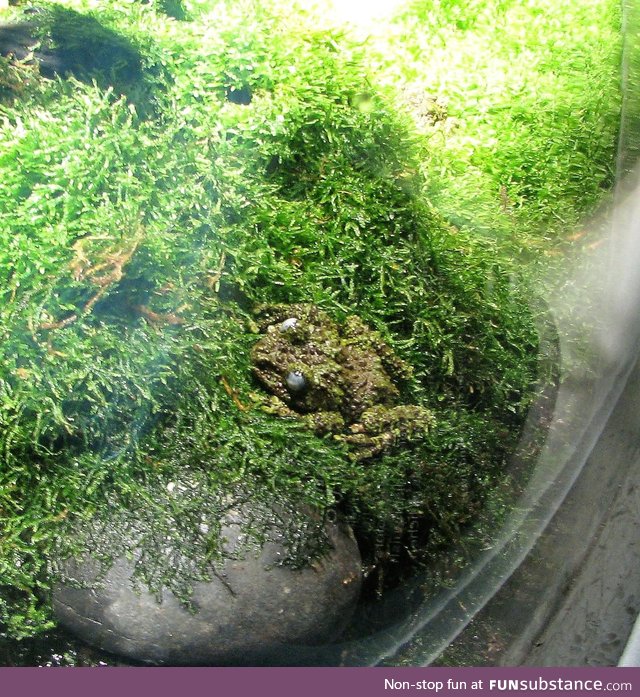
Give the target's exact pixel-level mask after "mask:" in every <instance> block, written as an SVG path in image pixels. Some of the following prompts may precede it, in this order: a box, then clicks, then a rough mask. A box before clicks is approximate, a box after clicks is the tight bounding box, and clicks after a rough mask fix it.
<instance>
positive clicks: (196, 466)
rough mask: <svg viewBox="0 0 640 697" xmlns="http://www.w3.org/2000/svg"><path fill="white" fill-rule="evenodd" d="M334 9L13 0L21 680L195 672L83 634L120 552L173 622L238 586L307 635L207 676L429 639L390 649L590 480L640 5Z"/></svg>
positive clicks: (0, 153) (5, 96) (15, 620)
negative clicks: (587, 460)
mask: <svg viewBox="0 0 640 697" xmlns="http://www.w3.org/2000/svg"><path fill="white" fill-rule="evenodd" d="M335 10H336V8H332V7H330V6H329V5H326V6H325V5H323V4H322V3H317V4H315V5H313V6H312V5H308V4H306V3H301V4H294V3H291V2H286V1H285V0H246V1H245V0H242V1H239V2H238V1H236V0H164V1H162V0H149V1H147V2H143V1H136V0H103V1H99V0H96V1H92V0H65V1H64V2H42V3H34V4H31V3H28V2H13V3H8V4H7V6H6V7H3V6H2V4H1V3H0V54H1V55H0V172H1V176H0V279H1V281H0V296H1V299H0V335H1V337H2V340H1V342H0V449H1V453H2V460H1V461H0V662H1V663H2V664H3V665H35V664H41V665H46V664H55V665H95V664H98V663H100V662H102V663H122V662H127V661H131V662H134V663H136V662H145V661H151V662H154V663H165V664H167V663H168V664H172V663H173V662H179V663H185V662H186V663H188V659H187V660H183V659H182V658H180V656H181V655H182V654H181V653H180V651H181V650H182V649H180V650H178V649H176V650H175V652H174V653H172V651H174V649H173V648H172V647H169V648H167V651H168V653H166V654H162V655H161V654H157V653H153V652H150V653H145V650H144V648H140V646H143V645H144V642H142V640H140V641H141V642H142V643H139V644H136V647H137V648H136V649H135V650H134V649H126V650H125V649H122V650H121V651H119V650H116V649H114V646H115V645H114V644H109V643H108V641H106V640H104V639H103V638H100V637H97V636H92V635H87V634H86V632H85V630H84V629H80V630H79V635H80V636H81V637H82V639H84V640H86V641H87V642H88V644H94V645H97V647H98V648H94V649H90V648H88V646H86V645H85V644H84V643H83V642H82V641H80V639H77V638H73V636H72V634H71V633H68V628H69V627H71V629H72V630H74V631H75V629H77V627H76V628H74V622H73V621H70V620H69V614H68V613H66V610H64V607H67V603H70V605H68V607H70V608H71V611H72V614H74V616H77V615H78V614H80V615H81V614H82V608H85V610H86V607H85V605H84V603H85V602H86V600H87V596H86V595H83V593H89V594H91V597H92V598H95V597H96V593H97V594H98V596H97V597H99V596H100V592H101V591H100V588H101V585H100V584H101V583H104V579H105V577H107V578H110V577H109V576H108V574H109V573H110V570H112V569H116V568H122V569H126V571H123V574H124V576H122V577H119V578H120V581H119V583H121V584H122V588H121V589H120V588H117V589H116V591H117V592H118V593H119V592H120V591H121V590H122V592H123V593H128V594H130V595H128V596H127V598H129V600H131V602H132V603H133V604H135V602H137V601H135V598H145V602H146V603H147V605H145V607H146V608H147V610H148V612H149V613H155V612H156V611H158V612H162V608H163V607H165V608H166V607H167V606H168V604H169V601H168V600H167V598H171V602H174V603H175V613H176V616H178V615H179V614H180V613H183V614H184V615H185V617H187V618H192V617H197V616H198V612H199V611H201V612H204V613H205V614H206V611H205V610H203V609H202V604H203V603H204V604H205V605H206V603H207V602H208V601H207V600H202V601H201V600H200V599H199V598H200V596H199V595H198V593H199V592H200V590H198V589H201V588H205V589H206V588H208V587H209V586H210V585H211V584H212V583H218V584H220V587H221V588H222V590H220V591H219V593H223V594H224V593H228V594H229V596H228V597H229V598H233V602H234V603H239V604H242V608H243V610H242V612H245V611H246V613H247V614H246V617H247V618H248V619H247V621H257V622H258V623H261V624H260V627H262V626H264V627H265V628H267V627H273V626H275V625H276V624H277V626H278V630H277V632H275V634H273V635H272V634H269V633H268V632H267V634H265V636H267V635H268V638H267V639H264V641H263V644H264V645H261V644H260V642H257V644H256V646H252V647H251V650H245V648H246V647H243V646H242V645H238V647H237V650H236V653H225V652H224V651H223V650H222V649H220V651H221V653H216V652H215V651H213V653H212V654H206V653H205V654H202V655H200V654H197V655H198V659H197V662H198V663H205V664H207V663H210V664H214V665H215V664H217V663H227V664H228V663H240V664H241V663H243V662H244V663H246V662H247V661H248V662H249V663H251V662H252V661H255V662H273V663H279V664H281V663H284V664H287V663H295V664H302V665H311V664H318V663H320V664H329V665H336V664H347V665H362V664H370V663H375V662H378V661H380V660H383V659H385V656H386V657H387V658H386V660H389V661H391V662H393V661H394V660H397V662H403V661H404V662H410V661H413V660H422V659H423V658H424V656H425V655H427V654H428V655H429V656H430V657H431V658H433V656H432V655H431V653H429V651H427V652H426V653H425V652H424V651H423V650H422V649H420V650H417V652H416V653H414V654H411V653H410V654H408V655H402V656H399V657H398V658H397V659H394V658H389V656H390V655H395V654H394V652H395V651H396V650H397V648H398V646H400V645H402V644H403V643H405V642H406V641H409V640H410V638H411V636H412V635H413V633H414V632H415V631H416V630H417V629H422V628H424V626H425V623H428V622H430V621H431V620H432V619H434V618H435V620H437V622H444V625H447V623H448V622H449V623H450V622H452V621H453V620H454V618H455V613H454V612H453V611H449V610H447V602H448V599H450V598H451V597H455V593H456V592H457V590H460V589H461V588H463V587H465V585H464V584H468V583H469V582H470V581H469V579H472V578H475V576H474V574H476V575H477V573H479V571H478V570H479V569H480V570H482V569H483V568H485V567H484V566H483V564H485V563H486V560H487V559H488V558H493V557H491V555H492V554H493V555H494V556H495V555H498V556H501V555H502V557H503V558H505V559H506V558H507V557H508V556H509V554H506V556H504V555H503V551H504V549H505V547H504V545H505V542H504V541H505V539H507V538H505V533H504V531H505V530H510V531H513V530H517V529H518V528H517V526H515V527H514V520H520V521H522V520H523V518H522V515H525V517H526V513H527V511H529V510H531V508H532V507H533V501H534V499H532V494H531V492H532V487H533V489H535V490H536V491H540V482H542V481H546V479H549V477H551V479H552V478H553V476H555V475H554V474H553V473H554V472H556V473H557V472H558V471H560V469H561V467H560V465H557V463H558V461H559V459H562V457H563V452H562V447H564V445H567V444H569V445H570V443H571V442H573V441H572V438H574V432H573V431H570V430H569V431H566V432H564V433H563V434H561V436H557V439H556V442H555V445H553V447H554V448H556V449H555V450H554V453H555V457H556V459H555V460H554V462H556V465H557V468H556V470H554V466H552V465H549V466H548V467H547V466H543V467H542V468H541V466H540V462H541V461H542V462H543V463H544V462H547V460H544V457H543V455H544V453H545V447H547V448H548V445H549V441H548V429H549V426H550V424H552V422H553V419H554V413H557V408H558V407H557V401H556V400H557V397H558V394H561V395H562V394H563V393H562V388H563V386H566V385H568V384H573V383H572V381H574V382H575V380H576V379H577V376H579V377H580V376H581V377H584V376H585V375H586V376H588V378H589V380H591V379H592V378H593V379H596V378H597V377H599V376H600V375H601V373H600V372H599V371H601V369H602V368H603V363H602V361H600V358H601V355H600V354H598V351H597V350H596V349H594V343H593V337H594V336H595V335H596V334H597V332H598V331H600V330H601V327H600V325H599V324H598V319H597V317H598V308H599V307H600V306H599V304H598V303H599V298H600V296H599V295H598V292H597V290H594V289H593V287H592V288H591V289H590V290H588V291H586V290H585V284H584V283H583V282H582V280H581V279H582V278H584V277H585V276H589V275H591V276H593V275H594V274H595V275H600V270H601V268H602V266H601V264H602V258H603V250H604V249H607V245H609V244H610V240H609V237H608V235H609V222H608V221H610V214H609V211H610V209H611V206H612V205H613V203H614V202H615V197H614V188H615V184H616V182H619V181H621V180H623V179H624V176H625V174H626V172H627V170H630V169H631V167H632V164H633V162H634V160H635V151H634V148H633V142H634V141H633V139H631V138H629V137H628V133H629V130H630V129H633V124H634V122H633V114H632V111H633V109H632V107H633V105H630V104H629V101H628V99H627V101H626V102H625V101H624V99H623V96H624V94H625V92H624V88H625V82H624V79H623V78H624V72H623V69H622V67H623V65H624V55H625V51H624V41H623V38H624V32H623V23H624V22H623V20H624V18H625V12H627V10H626V9H625V7H622V6H621V5H620V3H619V2H616V1H613V0H587V1H585V0H571V1H570V2H565V3H555V2H551V1H550V0H529V1H528V2H525V3H523V2H521V1H520V0H472V1H468V0H464V1H463V0H415V1H414V2H408V3H404V4H402V3H394V6H393V7H387V8H386V11H387V14H386V15H385V17H384V20H382V19H380V20H379V21H378V22H376V21H375V18H370V20H369V21H368V22H367V23H366V24H364V23H358V20H359V19H363V18H364V12H365V10H364V9H360V10H359V12H356V13H353V14H352V16H351V17H350V18H349V21H346V19H345V18H344V17H341V16H340V14H339V13H337V12H336V11H335ZM627 79H628V73H627ZM625 104H626V107H625ZM625 109H626V111H625ZM623 117H624V118H623ZM625 129H626V130H625ZM621 143H622V144H624V148H621V146H620V144H621ZM620 153H622V154H620ZM577 269H580V270H581V271H580V273H577V271H576V270H577ZM581 274H582V275H581ZM596 288H597V285H596ZM559 298H561V300H562V301H561V302H560V301H559V300H558V299H559ZM576 308H579V310H578V311H576ZM604 367H605V368H606V367H607V366H606V365H605V366H604ZM589 384H591V383H589ZM587 392H588V391H587ZM572 394H573V396H574V397H576V394H578V393H572ZM578 396H581V395H578ZM589 405H591V402H589V400H586V401H585V402H584V403H583V406H584V408H585V410H586V411H588V408H590V406H589ZM565 406H566V405H565ZM575 406H576V405H575V404H573V405H569V406H567V413H569V412H571V413H575ZM578 411H579V410H578ZM585 413H586V412H585ZM582 418H583V417H582V416H581V417H580V419H582ZM584 418H585V419H586V417H584ZM580 419H578V423H576V425H575V432H577V431H579V429H580V424H582V423H584V421H583V420H582V421H581V420H580ZM569 420H570V419H569ZM563 438H564V441H562V439H563ZM561 441H562V442H563V446H562V447H560V445H559V443H560V442H561ZM552 443H554V441H552ZM545 444H546V445H545ZM541 458H542V459H541ZM545 478H546V479H545ZM536 500H537V499H536ZM523 512H524V513H523ZM519 515H520V516H521V517H520V518H518V516H519ZM505 526H506V527H505ZM232 529H233V532H230V530H232ZM526 529H527V528H525V530H526ZM523 534H524V533H523ZM531 534H533V533H531ZM513 539H514V538H513V537H508V540H509V543H508V544H509V545H512V546H513V544H514V543H513ZM269 545H272V546H273V545H275V547H274V549H276V547H277V552H274V554H275V556H274V558H273V559H270V561H269V563H268V564H267V563H265V564H264V565H263V564H262V562H259V563H257V565H256V563H254V562H253V561H251V562H246V563H247V564H249V565H250V568H251V571H248V570H247V569H248V568H249V567H246V566H237V565H242V564H244V563H245V561H243V560H247V559H248V560H255V559H256V558H258V559H260V560H262V557H261V556H259V555H260V554H262V553H264V550H265V549H267V548H270V547H269ZM515 546H516V547H517V546H518V544H517V543H515ZM525 546H526V545H525ZM488 555H489V557H488ZM483 560H484V561H483ZM87 565H89V566H90V567H91V569H92V571H91V573H89V572H87V573H85V572H84V571H82V569H83V568H84V567H85V566H87ZM234 565H236V566H234ZM251 565H253V566H251ZM507 566H508V565H507ZM79 568H80V571H78V569H79ZM236 568H242V569H244V571H243V573H241V574H240V573H239V574H238V575H237V576H234V573H233V569H236ZM505 568H506V567H505ZM318 569H320V570H321V571H318ZM94 570H95V573H94ZM337 570H339V571H337ZM474 570H475V571H474ZM334 572H335V573H338V574H342V575H341V576H339V577H338V576H336V577H335V578H334V576H332V574H333V573H334ZM501 573H506V571H505V570H504V569H503V570H502V571H501ZM252 574H253V575H252ZM274 574H276V576H274ZM277 574H283V575H282V578H285V579H289V580H287V581H286V583H287V584H289V585H291V587H292V588H293V589H294V590H293V591H292V592H291V591H290V590H287V594H289V593H291V594H292V597H293V596H296V593H297V592H298V591H299V600H296V601H295V602H296V603H308V596H309V595H310V594H312V595H314V596H316V597H317V598H320V597H322V598H324V600H318V601H317V602H318V603H319V604H318V606H317V607H315V608H313V609H312V610H309V615H308V617H309V621H308V626H305V627H303V628H300V627H298V626H296V627H294V626H293V624H292V623H291V621H290V619H288V618H287V617H285V618H284V619H283V620H282V618H280V617H274V616H271V615H269V612H270V610H269V608H271V607H272V606H271V605H270V604H269V603H273V607H279V605H278V603H279V602H280V600H279V598H278V593H279V592H280V591H279V590H278V589H279V588H280V589H281V588H284V586H278V585H277V584H273V583H272V579H273V578H280V576H277ZM305 574H306V575H305ZM323 574H324V575H323ZM470 574H471V575H470ZM241 579H242V580H241ZM292 579H293V580H292ZM309 579H312V580H309ZM323 579H325V580H326V584H330V583H331V584H335V588H333V586H332V590H330V592H329V591H328V590H327V593H326V596H323V595H322V594H323V593H324V592H325V590H326V589H327V587H328V586H326V587H325V586H322V588H321V590H318V591H317V595H316V591H314V592H313V593H311V588H312V587H314V586H313V583H320V584H321V585H322V583H325V580H323ZM109 583H111V581H109ZM236 583H237V584H238V585H237V586H236V585H234V584H236ZM283 583H284V581H283ZM242 584H243V585H242ZM461 584H462V585H461ZM240 585H242V590H239V588H240ZM285 585H286V584H285ZM289 585H287V588H289ZM61 589H62V590H61ZM96 589H97V590H96ZM296 589H297V590H296ZM216 592H218V591H216ZM283 592H284V591H283ZM451 594H453V595H451ZM480 595H481V594H480ZM254 597H255V598H258V599H259V602H260V603H263V601H264V605H263V604H261V605H260V608H261V609H260V610H259V611H258V610H256V609H255V608H254V606H253V605H252V602H253V598H254ZM296 597H298V596H296ZM477 597H479V596H477ZM194 599H197V602H196V600H194ZM245 599H246V602H245ZM92 602H93V601H92ZM105 602H106V601H105ZM256 602H258V601H256ZM291 602H293V601H291ZM322 603H325V605H323V604H322ZM98 604H99V603H98ZM471 605H473V602H471ZM287 607H289V608H290V610H289V612H290V613H295V612H298V610H300V607H301V606H299V605H295V603H294V604H293V605H290V606H287ZM61 608H63V609H61ZM158 608H160V609H158ZM265 608H267V609H265ZM336 608H340V617H332V615H331V613H332V612H334V613H335V609H336ZM435 608H441V609H442V608H444V610H445V612H444V614H443V613H442V612H440V610H437V611H436V609H435ZM307 609H308V608H307V605H306V604H305V611H304V613H306V612H307ZM96 611H97V610H96ZM172 612H173V610H172ZM252 613H254V614H252ZM304 613H302V614H304ZM314 613H315V614H314ZM447 613H448V615H447ZM284 614H287V613H284ZM154 616H155V615H154ZM202 616H204V615H201V617H202ZM238 616H239V615H238ZM305 616H306V615H305ZM447 616H448V618H449V619H448V620H447ZM252 618H253V619H252ZM322 618H324V619H322ZM443 618H444V619H443ZM325 619H326V622H325ZM125 620H126V617H124V618H122V617H120V618H118V621H119V622H123V621H125ZM130 621H131V623H132V624H135V623H137V622H138V618H136V616H135V614H132V615H131V617H130ZM162 621H164V620H162ZM180 621H182V620H180ZM185 621H191V620H185ZM225 621H226V622H228V623H233V621H234V620H233V617H232V618H231V619H228V620H225ZM238 621H239V620H238ZM101 622H102V620H101ZM105 622H106V620H105ZM437 622H436V623H435V625H434V626H436V629H434V636H435V635H436V634H438V631H439V630H438V629H437V626H438V625H437ZM61 623H62V625H66V626H67V630H65V629H64V628H63V627H61ZM278 623H280V624H278ZM444 625H442V626H444ZM105 626H106V625H105ZM447 626H448V625H447ZM214 629H215V627H214ZM316 629H317V630H318V631H317V633H316ZM87 631H88V630H87ZM132 631H133V629H132ZM260 631H261V630H260ZM274 631H275V630H274ZM83 632H85V633H83ZM265 632H266V629H265ZM124 633H125V634H126V632H124ZM167 633H170V632H169V630H167ZM258 633H260V632H258ZM446 636H448V634H447V631H446V630H445V629H443V630H442V637H446ZM190 640H191V639H190ZM185 641H186V640H185ZM283 647H285V648H286V650H285V648H283ZM105 649H107V650H111V651H115V652H116V653H120V654H121V655H120V656H115V655H112V654H109V653H105V652H104V650H105ZM262 649H264V651H262ZM225 651H226V649H225ZM163 655H166V656H168V657H169V658H166V659H163V658H162V656H163ZM191 655H195V654H191ZM208 655H209V656H210V660H209V659H208V657H207V656H208Z"/></svg>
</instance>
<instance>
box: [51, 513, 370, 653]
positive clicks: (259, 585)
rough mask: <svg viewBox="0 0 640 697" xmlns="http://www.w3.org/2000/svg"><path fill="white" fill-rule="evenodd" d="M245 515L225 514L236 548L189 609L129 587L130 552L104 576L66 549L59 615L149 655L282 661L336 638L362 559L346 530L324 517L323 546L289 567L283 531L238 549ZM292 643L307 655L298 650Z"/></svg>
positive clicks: (169, 597)
mask: <svg viewBox="0 0 640 697" xmlns="http://www.w3.org/2000/svg"><path fill="white" fill-rule="evenodd" d="M242 522H243V515H242V513H239V512H238V511H235V512H234V514H233V517H227V518H226V519H225V520H224V521H223V522H222V536H223V538H224V539H225V550H226V551H227V552H230V555H231V556H232V557H233V556H238V557H239V558H237V559H235V558H231V559H227V560H225V561H224V562H220V563H217V562H216V564H215V566H212V567H211V580H210V581H209V582H196V583H194V584H193V594H192V597H191V603H192V609H193V610H195V611H190V610H189V609H188V608H186V607H185V605H184V604H182V603H181V602H180V601H179V600H178V598H177V597H176V596H175V595H174V594H173V593H172V592H170V591H168V590H166V589H164V590H163V592H162V598H161V602H158V599H157V597H156V595H155V594H153V593H151V592H150V591H148V590H147V589H146V588H144V587H143V588H135V584H133V583H132V575H133V573H134V563H135V562H134V560H129V559H127V558H126V557H124V556H122V557H119V558H117V559H116V560H115V562H114V563H113V564H112V566H111V567H110V568H109V569H108V571H107V572H106V575H104V576H102V574H101V573H100V570H99V565H98V563H97V562H96V561H94V560H93V559H92V558H87V559H82V560H79V561H78V560H73V559H70V560H67V561H66V562H63V564H62V566H63V568H64V573H65V575H66V577H67V579H68V580H67V581H66V582H64V583H57V584H56V585H55V586H54V590H53V605H54V610H55V613H56V615H57V617H58V619H59V620H60V623H61V624H62V625H63V626H65V627H66V628H67V629H69V630H71V631H72V632H74V633H75V634H76V635H77V636H79V637H80V638H81V639H83V640H84V641H86V642H87V643H89V644H92V645H94V646H97V647H99V648H101V649H103V650H106V651H111V652H112V653H115V654H118V655H121V656H127V657H129V658H131V659H134V660H138V661H145V662H149V663H164V664H169V665H264V664H269V663H273V664H278V665H287V664H295V663H299V662H300V661H301V660H302V661H304V660H306V659H305V658H304V657H305V656H308V655H309V647H310V646H313V645H317V646H319V645H321V644H325V643H326V642H330V641H331V640H332V639H335V638H336V637H337V636H338V635H339V634H340V632H341V631H342V630H343V629H344V627H345V625H346V623H347V622H348V621H349V619H350V618H351V616H352V613H353V610H354V609H355V605H356V602H357V600H358V597H359V593H360V585H361V560H360V555H359V552H358V547H357V545H356V543H355V540H354V538H353V536H352V534H351V531H350V530H349V529H348V528H347V527H346V526H342V525H338V524H328V525H327V526H326V533H327V537H328V539H329V542H330V547H329V549H328V551H327V552H326V553H325V554H324V555H323V556H322V557H320V558H319V559H317V560H316V561H314V562H312V563H311V565H307V566H304V567H303V568H301V569H295V568H292V567H290V566H283V565H282V564H281V563H280V562H281V560H282V558H283V557H284V556H285V547H286V540H282V539H279V537H278V535H276V534H274V535H271V534H269V535H268V536H267V540H266V542H264V544H263V545H262V547H260V548H258V549H254V550H253V551H251V550H249V551H247V552H246V553H244V552H243V554H242V555H238V554H237V549H238V547H239V545H240V542H241V539H242V537H243V533H242V532H241V531H242ZM114 534H118V531H117V530H114ZM171 553H175V550H173V551H172V552H171ZM134 559H135V555H134ZM98 577H100V579H99V582H98V583H97V585H96V579H98ZM298 649H299V651H300V656H302V657H303V658H300V657H298V658H296V651H297V650H298Z"/></svg>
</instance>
